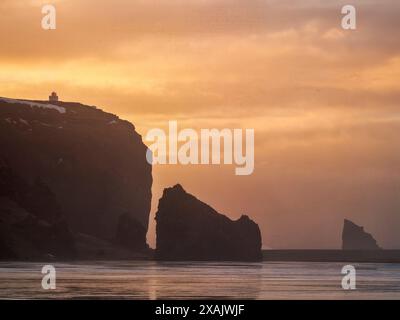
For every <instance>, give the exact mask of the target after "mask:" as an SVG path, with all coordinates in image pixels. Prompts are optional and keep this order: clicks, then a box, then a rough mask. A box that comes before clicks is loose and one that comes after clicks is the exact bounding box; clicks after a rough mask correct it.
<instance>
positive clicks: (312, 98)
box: [0, 0, 400, 248]
mask: <svg viewBox="0 0 400 320" xmlns="http://www.w3.org/2000/svg"><path fill="white" fill-rule="evenodd" d="M351 2H352V4H353V5H355V6H356V8H357V10H358V11H357V12H358V17H357V18H358V19H357V30H356V31H345V30H342V29H341V25H340V22H341V18H342V15H341V14H340V10H341V7H342V5H345V4H348V1H334V0H332V1H322V0H302V1H300V0H299V1H296V0H279V1H278V0H263V1H261V0H255V1H238V0H237V1H228V0H196V1H195V0H193V1H190V0H179V1H178V0H158V1H150V0H140V1H135V0H133V1H131V0H129V1H128V0H115V1H105V0H97V1H95V0H86V1H79V0H58V1H54V0H53V1H50V0H46V1H40V0H19V1H15V0H1V1H0V15H1V19H0V44H1V50H0V96H6V97H16V98H26V99H29V98H31V99H45V98H46V97H47V96H48V94H49V93H50V91H52V90H56V91H57V92H58V93H59V95H60V97H61V99H62V100H64V101H79V102H82V103H86V104H90V105H97V106H98V107H100V108H102V109H103V110H106V111H109V112H113V113H115V114H118V115H119V116H120V117H121V118H125V119H127V120H130V121H131V122H133V123H134V124H135V126H136V128H137V130H138V131H139V133H141V134H142V135H143V136H145V134H146V132H147V130H149V129H151V128H154V127H161V128H166V126H167V122H168V121H169V120H178V123H179V127H180V128H187V127H191V128H195V129H200V128H214V127H215V128H254V129H255V140H256V158H255V171H254V173H253V175H251V176H247V177H246V176H235V175H234V174H233V172H234V171H233V169H232V167H224V166H186V167H184V166H174V165H171V166H157V167H155V168H154V170H153V171H154V173H153V176H154V188H153V195H154V199H153V211H152V216H151V220H152V219H153V216H154V211H155V209H156V205H157V202H158V199H159V197H160V195H161V192H162V189H163V188H164V187H168V186H171V185H172V184H175V183H177V182H180V183H181V184H182V185H183V186H184V187H185V188H186V189H187V191H189V192H191V193H193V194H194V195H196V196H197V197H199V198H200V199H202V200H203V201H205V202H207V203H208V204H210V205H212V206H213V207H215V208H216V209H217V210H218V211H220V212H222V213H226V214H229V215H230V216H231V217H232V218H237V217H239V216H240V214H242V213H246V214H248V215H250V216H251V217H252V218H254V219H255V220H256V222H258V223H259V225H260V227H261V230H262V233H263V244H264V247H273V248H337V247H339V246H340V238H341V227H342V220H343V218H344V217H347V218H349V219H353V220H354V221H355V222H356V223H358V224H362V225H364V226H365V227H366V229H367V230H368V231H370V232H372V233H373V234H374V235H375V237H376V238H377V240H378V242H379V243H380V244H381V245H382V246H383V247H387V248H393V247H400V233H399V232H398V229H399V226H400V202H399V199H400V197H399V191H400V174H399V172H400V171H399V169H400V168H399V167H400V161H399V160H400V152H399V146H400V143H399V138H398V137H399V133H400V123H399V120H400V118H399V116H398V111H397V110H398V104H399V98H400V93H399V88H400V82H399V79H400V42H399V41H398V30H399V27H400V19H399V18H398V17H399V14H400V2H399V1H397V0H379V1H378V0H374V1H372V0H362V1H361V0H360V1H351ZM47 3H53V4H55V6H56V8H57V18H58V19H57V30H54V31H44V30H42V29H41V24H40V23H41V18H42V14H41V5H42V4H47ZM148 238H149V242H150V243H151V244H152V245H153V244H154V223H151V229H150V232H149V237H148Z"/></svg>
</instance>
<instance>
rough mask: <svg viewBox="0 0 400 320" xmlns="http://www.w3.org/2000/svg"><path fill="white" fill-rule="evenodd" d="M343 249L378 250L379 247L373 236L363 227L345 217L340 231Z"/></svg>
mask: <svg viewBox="0 0 400 320" xmlns="http://www.w3.org/2000/svg"><path fill="white" fill-rule="evenodd" d="M342 249H343V250H379V249H381V248H380V247H379V246H378V244H377V242H376V240H375V239H374V237H373V236H372V235H371V234H369V233H367V232H365V231H364V228H363V227H361V226H358V225H356V224H355V223H354V222H352V221H350V220H347V219H345V220H344V225H343V233H342Z"/></svg>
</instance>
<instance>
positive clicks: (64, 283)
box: [0, 261, 400, 299]
mask: <svg viewBox="0 0 400 320" xmlns="http://www.w3.org/2000/svg"><path fill="white" fill-rule="evenodd" d="M44 264H45V263H10V262H2V263H0V298H3V299H4V298H5V299H14V298H41V299H43V298H45V299H47V298H50V299H53V298H56V299H61V298H70V299H71V298H72V299H88V298H96V299H120V298H123V299H364V298H365V299H370V298H375V299H380V298H389V299H396V298H397V299H400V265H399V264H355V267H356V269H357V290H355V291H344V290H342V288H341V279H342V278H341V277H342V275H341V274H340V271H341V268H342V266H343V264H340V263H315V262H314V263H295V262H283V263H279V262H273V263H272V262H262V263H205V262H204V263H187V262H185V263H183V262H179V263H172V262H162V263H161V262H154V261H107V262H76V263H55V264H54V266H55V267H56V270H57V289H56V290H54V291H46V290H43V289H42V288H41V279H42V274H41V268H42V266H43V265H44Z"/></svg>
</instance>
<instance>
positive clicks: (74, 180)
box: [0, 98, 152, 248]
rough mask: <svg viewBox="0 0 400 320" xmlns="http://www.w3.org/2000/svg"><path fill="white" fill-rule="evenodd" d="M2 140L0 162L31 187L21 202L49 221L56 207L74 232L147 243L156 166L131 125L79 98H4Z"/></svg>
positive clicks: (0, 121) (0, 111)
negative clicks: (77, 100) (71, 100)
mask: <svg viewBox="0 0 400 320" xmlns="http://www.w3.org/2000/svg"><path fill="white" fill-rule="evenodd" d="M0 146H1V151H0V163H2V164H5V165H6V166H7V167H9V168H10V169H12V172H13V174H15V175H16V176H18V177H22V178H23V180H24V181H25V182H26V184H27V185H29V186H30V187H29V194H28V193H26V191H23V190H22V189H21V190H20V193H21V194H24V198H23V199H18V202H17V204H18V206H21V208H24V210H25V208H26V211H27V212H28V213H30V214H33V215H34V216H35V217H36V218H37V219H39V220H44V221H49V223H52V222H53V221H55V220H57V216H58V215H59V214H60V213H59V212H58V211H57V210H59V211H60V212H62V214H63V215H64V217H65V220H66V223H67V225H68V226H69V228H70V230H71V231H72V232H73V234H74V235H77V234H86V235H88V236H89V238H90V237H95V238H98V239H99V240H105V241H108V242H110V243H111V242H113V241H114V240H115V239H116V238H118V239H120V240H121V241H122V242H123V243H124V244H126V245H127V246H128V247H130V248H143V247H146V246H147V245H146V239H145V237H143V234H145V233H146V232H147V227H148V218H149V213H150V206H151V185H152V176H151V165H150V164H148V162H147V161H146V150H147V147H146V146H145V145H144V144H143V142H142V139H141V136H140V135H139V134H138V133H137V132H136V131H135V127H134V126H133V125H132V124H131V123H129V122H127V121H124V120H120V119H119V118H118V117H117V116H115V115H113V114H109V113H106V112H103V111H101V110H100V109H97V108H95V107H90V106H84V105H82V104H79V103H66V102H56V101H55V102H51V104H50V103H49V102H48V101H26V100H12V99H6V98H0ZM48 193H51V194H52V195H53V197H47V198H46V196H45V195H46V194H48ZM38 194H41V195H42V198H40V197H38ZM55 204H57V208H58V209H57V210H56V209H55ZM36 206H37V207H38V208H35V207H36ZM39 208H42V209H40V210H39ZM3 211H4V209H3V208H2V207H1V206H0V216H1V215H2V214H3ZM33 211H34V213H33ZM123 215H124V217H126V219H125V221H128V222H129V223H128V226H124V227H123V230H122V231H121V228H122V227H121V226H120V217H121V216H123ZM54 219H55V220H54ZM57 221H58V220H57ZM129 226H130V227H129ZM121 232H122V233H123V234H121ZM130 232H131V233H132V234H131V235H129V233H130ZM136 233H138V234H137V235H135V234H136ZM80 238H81V237H80ZM126 241H133V242H135V243H131V244H127V243H126ZM90 243H94V242H93V241H90ZM0 245H1V242H0Z"/></svg>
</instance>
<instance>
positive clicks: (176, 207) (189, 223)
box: [156, 184, 261, 261]
mask: <svg viewBox="0 0 400 320" xmlns="http://www.w3.org/2000/svg"><path fill="white" fill-rule="evenodd" d="M156 221H157V226H156V232H157V248H156V258H157V259H160V260H219V261H224V260H227V261H228V260H231V261H235V260H236V261H258V260H260V259H261V233H260V229H259V227H258V225H257V224H256V223H255V222H253V221H252V220H251V219H250V218H249V217H248V216H242V217H240V219H238V220H237V221H232V220H230V219H229V218H227V217H226V216H224V215H222V214H220V213H218V212H217V211H215V210H214V209H213V208H211V207H210V206H208V205H207V204H205V203H204V202H201V201H200V200H198V199H197V198H195V197H194V196H193V195H191V194H189V193H187V192H186V191H185V190H184V189H183V188H182V186H181V185H179V184H178V185H175V186H174V187H172V188H167V189H164V193H163V196H162V198H161V199H160V201H159V205H158V212H157V213H156Z"/></svg>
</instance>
